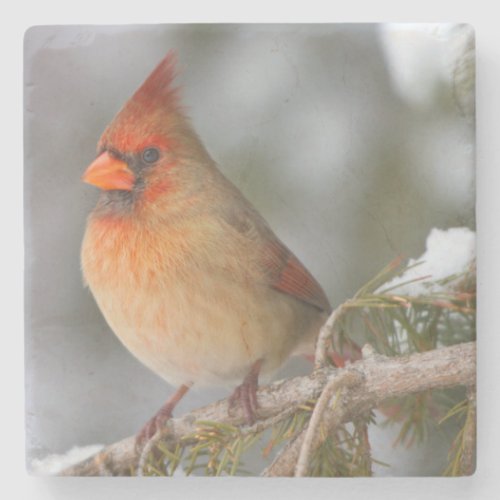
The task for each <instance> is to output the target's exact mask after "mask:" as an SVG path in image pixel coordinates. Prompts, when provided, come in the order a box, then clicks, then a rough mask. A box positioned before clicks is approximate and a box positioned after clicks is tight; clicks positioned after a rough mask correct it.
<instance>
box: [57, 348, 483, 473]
mask: <svg viewBox="0 0 500 500" xmlns="http://www.w3.org/2000/svg"><path fill="white" fill-rule="evenodd" d="M364 352H367V353H368V352H369V350H368V351H367V350H366V349H365V350H364ZM346 373H351V374H353V377H355V378H356V379H357V380H358V381H359V382H358V383H357V384H355V385H354V386H350V387H349V390H346V391H342V398H343V399H344V401H343V403H342V411H341V413H340V414H337V415H336V418H335V421H336V422H339V423H345V422H349V421H352V420H354V419H356V418H357V417H359V415H363V414H365V413H366V412H367V411H369V410H371V409H373V408H375V407H377V406H378V405H379V404H380V403H381V402H383V401H384V400H385V399H387V398H392V397H401V396H404V395H407V394H411V393H415V392H420V391H424V390H428V389H438V388H447V387H454V386H459V385H462V386H467V387H472V386H474V384H475V373H476V356H475V343H474V342H469V343H464V344H459V345H455V346H451V347H445V348H442V349H437V350H434V351H427V352H423V353H417V354H412V355H410V356H401V357H397V358H388V357H385V356H381V355H377V354H371V355H370V356H369V357H368V358H367V359H364V360H362V361H358V362H356V363H353V364H351V365H348V366H347V367H346V368H343V369H340V370H339V369H334V368H327V367H325V368H321V369H319V370H316V371H315V372H313V373H312V374H311V375H309V376H304V377H296V378H293V379H289V380H281V381H278V382H275V383H273V384H271V385H268V386H265V387H261V388H260V389H259V391H258V400H259V405H260V408H259V421H258V422H257V423H256V424H255V425H254V426H253V427H249V428H248V427H247V428H246V429H245V431H246V432H252V431H253V430H254V428H255V430H260V429H261V428H262V419H269V422H271V423H275V422H276V418H273V417H276V416H277V415H279V414H282V415H284V416H283V418H285V417H286V416H287V415H290V413H291V412H293V411H294V410H298V409H299V407H300V406H302V405H304V404H306V403H307V402H308V401H309V400H311V399H314V400H316V399H318V398H319V396H320V395H321V393H322V391H323V390H324V388H325V387H326V386H327V385H328V384H332V385H333V386H335V385H336V384H337V387H342V384H341V383H340V382H334V381H335V380H342V379H344V380H345V379H346V377H347V379H351V380H352V377H350V376H346ZM285 410H286V411H285ZM200 420H209V421H216V422H221V423H228V424H232V425H242V424H243V423H244V421H245V416H244V415H243V413H242V412H241V411H240V409H239V408H237V409H234V410H233V411H230V408H229V406H228V401H227V400H226V399H225V400H221V401H217V402H216V403H213V404H211V405H208V406H206V407H204V408H200V409H197V410H194V411H192V412H191V413H188V414H186V415H184V416H182V417H179V418H173V419H171V420H169V421H168V422H167V424H166V428H165V433H164V434H165V435H168V438H169V440H173V442H179V441H180V440H181V439H182V438H183V437H185V436H188V435H190V434H192V433H193V432H195V431H196V429H197V424H196V422H197V421H200ZM304 436H305V432H303V433H302V434H301V435H299V437H298V438H296V439H295V440H294V441H293V442H292V443H290V444H289V445H287V446H286V447H285V449H284V450H283V451H282V452H281V453H280V454H279V455H278V457H277V458H276V459H275V461H274V462H273V464H271V466H269V467H268V468H267V469H266V471H264V473H263V474H264V475H270V476H275V475H280V476H291V475H293V473H294V469H295V466H296V463H297V458H298V456H299V453H300V449H301V447H302V443H303V442H304ZM290 450H292V451H293V453H292V452H291V451H290ZM290 455H293V457H292V459H291V460H290ZM139 458H140V450H136V448H135V436H131V437H129V438H126V439H123V440H122V441H119V442H117V443H114V444H111V445H109V446H107V447H105V448H104V449H103V450H101V451H100V452H99V453H97V454H96V455H94V456H93V457H90V458H88V459H87V460H84V461H83V462H80V463H78V464H76V465H74V466H72V467H69V468H67V469H65V470H64V471H62V472H61V475H65V476H101V475H131V474H134V473H135V471H136V469H137V466H138V463H139Z"/></svg>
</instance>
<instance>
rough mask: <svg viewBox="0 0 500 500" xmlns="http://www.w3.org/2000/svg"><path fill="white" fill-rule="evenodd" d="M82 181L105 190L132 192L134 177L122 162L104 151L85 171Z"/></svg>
mask: <svg viewBox="0 0 500 500" xmlns="http://www.w3.org/2000/svg"><path fill="white" fill-rule="evenodd" d="M82 181H83V182H86V183H87V184H92V185H94V186H97V187H98V188H101V189H105V190H111V189H120V190H123V191H132V188H133V187H134V183H135V175H134V173H133V172H132V171H131V170H130V169H129V168H128V166H127V164H126V163H125V162H124V161H122V160H119V159H118V158H115V157H114V156H112V155H110V154H109V153H108V152H107V151H104V153H102V154H100V155H99V156H98V157H97V158H96V159H95V160H94V161H93V162H92V163H91V164H90V166H89V167H88V168H87V170H85V173H84V174H83V176H82Z"/></svg>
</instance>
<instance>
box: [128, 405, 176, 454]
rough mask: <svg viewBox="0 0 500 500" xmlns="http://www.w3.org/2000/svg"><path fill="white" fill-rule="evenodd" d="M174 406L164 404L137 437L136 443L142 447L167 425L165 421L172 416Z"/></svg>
mask: <svg viewBox="0 0 500 500" xmlns="http://www.w3.org/2000/svg"><path fill="white" fill-rule="evenodd" d="M172 411H173V407H172V406H169V405H167V404H166V405H164V406H162V407H161V408H160V409H159V410H158V412H157V413H156V415H154V416H153V417H151V418H150V419H149V420H148V421H147V422H146V423H145V424H144V426H143V427H142V429H141V430H140V431H139V433H138V434H137V436H136V437H135V442H136V445H137V446H138V447H140V448H142V447H143V446H144V445H145V444H146V443H147V442H148V441H149V440H150V439H151V438H152V437H153V436H154V435H155V434H156V433H157V431H158V430H159V429H161V428H163V427H164V426H165V423H166V422H167V421H168V420H170V419H171V418H172Z"/></svg>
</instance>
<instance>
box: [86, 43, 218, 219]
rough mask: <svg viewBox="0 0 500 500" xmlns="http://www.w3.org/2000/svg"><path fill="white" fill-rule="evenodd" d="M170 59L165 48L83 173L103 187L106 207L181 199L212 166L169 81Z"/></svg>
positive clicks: (171, 55)
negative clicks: (161, 58)
mask: <svg viewBox="0 0 500 500" xmlns="http://www.w3.org/2000/svg"><path fill="white" fill-rule="evenodd" d="M175 59H176V58H175V54H174V53H173V52H169V54H168V55H167V56H166V57H165V58H164V59H163V60H162V61H161V62H160V63H159V64H158V66H157V67H156V68H155V69H154V70H153V72H152V73H151V74H150V75H149V77H148V78H147V79H146V81H145V82H144V83H143V84H142V85H141V86H140V87H139V89H138V90H137V91H136V92H135V94H134V95H133V96H132V97H131V98H130V99H129V100H128V101H127V102H126V103H125V105H124V106H123V108H122V109H121V110H120V111H119V112H118V114H117V115H116V116H115V118H114V119H113V121H112V122H111V123H110V124H109V125H108V127H107V128H106V130H105V131H104V133H103V134H102V136H101V138H100V140H99V143H98V147H97V158H96V159H95V160H94V161H93V162H92V163H91V165H90V166H89V167H88V168H87V170H86V171H85V173H84V174H83V176H82V180H83V181H84V182H86V183H88V184H92V185H94V186H97V187H99V188H100V189H102V190H103V191H104V193H105V194H104V205H106V206H108V207H111V208H112V207H115V208H117V209H122V210H123V209H130V208H131V207H133V206H136V205H144V203H146V204H147V202H152V201H155V202H156V203H157V202H158V199H161V198H167V197H168V198H169V200H170V201H171V202H173V201H175V200H176V199H181V198H185V197H186V196H188V195H189V194H191V193H192V192H193V191H195V190H196V189H197V188H198V187H199V186H201V185H202V184H203V180H204V177H205V176H206V175H207V174H208V173H209V172H210V170H211V169H212V168H213V167H212V160H211V159H210V156H209V155H208V153H207V152H206V150H205V149H204V147H203V145H202V143H201V141H200V140H199V138H198V137H197V135H196V133H195V132H194V131H193V129H192V128H191V125H190V124H189V121H188V120H187V118H186V117H185V115H184V112H183V109H182V107H181V105H180V101H179V95H178V89H177V88H175V87H173V85H172V84H173V80H174V77H175V74H176V72H175Z"/></svg>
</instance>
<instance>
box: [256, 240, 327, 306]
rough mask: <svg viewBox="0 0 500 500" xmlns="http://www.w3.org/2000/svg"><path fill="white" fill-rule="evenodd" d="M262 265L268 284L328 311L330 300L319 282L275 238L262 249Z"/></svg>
mask: <svg viewBox="0 0 500 500" xmlns="http://www.w3.org/2000/svg"><path fill="white" fill-rule="evenodd" d="M263 265H264V268H265V270H266V272H267V274H268V276H269V278H270V283H269V284H270V286H271V287H272V288H274V289H275V290H278V291H280V292H283V293H286V294H288V295H291V296H292V297H295V298H296V299H299V300H301V301H303V302H306V303H307V304H310V305H312V306H314V307H316V308H318V309H319V310H321V311H327V312H328V311H330V310H331V307H330V302H329V301H328V299H327V297H326V295H325V292H324V291H323V289H322V288H321V286H320V284H319V283H318V282H317V281H316V280H315V279H314V277H313V276H312V275H311V273H310V272H309V271H308V270H307V269H306V268H305V267H304V265H303V264H302V263H301V262H300V260H299V259H297V257H295V255H294V254H293V253H292V252H291V251H290V250H288V248H287V247H286V246H285V245H284V244H283V243H282V242H281V241H280V240H278V239H277V238H276V239H275V240H274V241H271V242H270V243H269V245H267V248H265V250H264V255H263Z"/></svg>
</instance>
